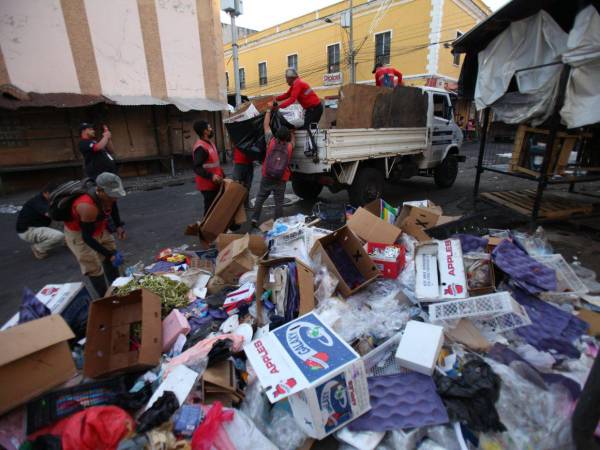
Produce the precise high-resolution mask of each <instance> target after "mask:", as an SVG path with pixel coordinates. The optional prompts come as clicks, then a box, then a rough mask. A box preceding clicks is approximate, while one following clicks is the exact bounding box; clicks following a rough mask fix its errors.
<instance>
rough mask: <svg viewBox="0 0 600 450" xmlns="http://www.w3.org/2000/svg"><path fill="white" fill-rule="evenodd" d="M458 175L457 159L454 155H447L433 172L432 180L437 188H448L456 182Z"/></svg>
mask: <svg viewBox="0 0 600 450" xmlns="http://www.w3.org/2000/svg"><path fill="white" fill-rule="evenodd" d="M457 175H458V159H457V158H456V156H454V155H447V156H446V157H445V158H444V160H443V161H442V163H441V164H440V165H439V166H437V167H436V168H435V169H434V171H433V179H434V180H435V184H436V186H437V187H439V188H449V187H450V186H452V185H453V184H454V181H456V177H457Z"/></svg>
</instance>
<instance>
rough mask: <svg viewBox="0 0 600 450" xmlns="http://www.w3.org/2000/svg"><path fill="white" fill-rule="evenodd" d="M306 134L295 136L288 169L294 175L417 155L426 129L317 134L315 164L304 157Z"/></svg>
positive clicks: (345, 130)
mask: <svg viewBox="0 0 600 450" xmlns="http://www.w3.org/2000/svg"><path fill="white" fill-rule="evenodd" d="M306 138H307V136H306V131H297V132H296V144H295V146H294V153H293V154H292V161H291V167H292V170H293V171H294V172H300V173H321V172H324V171H327V170H329V168H330V167H331V165H332V164H334V163H345V162H352V161H359V160H364V159H370V158H383V157H386V156H387V157H389V156H402V155H411V154H418V153H421V152H423V151H424V150H425V149H426V148H427V128H426V127H422V128H381V129H376V128H355V129H331V130H319V133H318V134H317V136H316V140H317V147H318V149H319V158H318V159H319V161H318V162H317V163H315V162H313V160H312V158H307V157H306V156H305V155H304V145H305V142H306Z"/></svg>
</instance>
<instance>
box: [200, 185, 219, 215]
mask: <svg viewBox="0 0 600 450" xmlns="http://www.w3.org/2000/svg"><path fill="white" fill-rule="evenodd" d="M200 192H202V197H203V198H204V213H203V214H202V216H203V217H204V216H206V213H207V212H208V210H209V209H210V207H211V206H212V204H213V203H214V201H215V198H216V197H217V194H218V193H219V190H218V189H215V190H214V191H200Z"/></svg>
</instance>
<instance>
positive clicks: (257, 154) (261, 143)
mask: <svg viewBox="0 0 600 450" xmlns="http://www.w3.org/2000/svg"><path fill="white" fill-rule="evenodd" d="M264 121H265V115H264V114H260V115H258V116H256V117H253V118H251V119H247V120H242V121H240V122H232V123H226V124H225V128H227V133H229V138H230V139H231V142H233V143H234V145H235V146H236V147H237V148H238V149H240V150H241V151H242V153H244V154H245V155H246V156H248V157H249V158H250V159H252V160H254V161H262V160H263V159H264V158H265V154H266V151H267V142H266V141H265V131H264V126H263V123H264ZM269 125H270V127H271V131H272V132H273V134H275V133H276V132H277V130H278V129H279V128H280V127H282V126H285V127H287V128H289V129H290V130H293V129H294V126H293V125H291V124H290V123H289V122H288V121H287V120H285V118H284V117H283V115H282V114H281V113H280V112H279V111H275V112H273V113H272V114H271V122H270V124H269Z"/></svg>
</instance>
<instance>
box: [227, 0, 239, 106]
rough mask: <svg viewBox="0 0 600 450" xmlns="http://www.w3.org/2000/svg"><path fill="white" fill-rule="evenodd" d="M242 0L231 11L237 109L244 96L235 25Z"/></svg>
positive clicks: (237, 1)
mask: <svg viewBox="0 0 600 450" xmlns="http://www.w3.org/2000/svg"><path fill="white" fill-rule="evenodd" d="M239 11H240V0H235V7H234V9H230V10H229V16H230V17H231V48H232V50H233V76H234V79H235V106H236V108H237V107H238V106H240V105H241V104H242V96H241V94H240V61H239V58H238V43H237V39H238V33H237V27H236V25H235V17H236V16H237V15H239Z"/></svg>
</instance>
